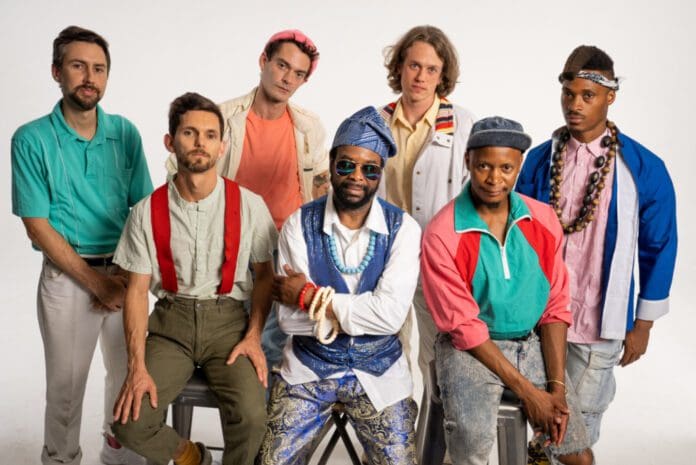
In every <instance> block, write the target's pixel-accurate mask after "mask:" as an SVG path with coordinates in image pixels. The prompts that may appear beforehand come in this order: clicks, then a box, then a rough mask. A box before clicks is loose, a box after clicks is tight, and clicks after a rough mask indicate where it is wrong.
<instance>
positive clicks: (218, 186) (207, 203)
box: [169, 176, 222, 211]
mask: <svg viewBox="0 0 696 465" xmlns="http://www.w3.org/2000/svg"><path fill="white" fill-rule="evenodd" d="M221 192H222V178H221V177H220V176H218V177H217V180H216V182H215V187H214V188H213V191H212V192H211V193H210V194H208V196H206V197H205V198H203V199H201V200H199V201H198V202H188V201H187V200H185V199H184V198H183V197H181V194H179V190H178V189H177V188H176V184H174V178H172V179H171V180H170V181H169V194H170V198H171V199H173V200H174V203H175V204H176V205H177V206H178V207H179V208H180V209H182V210H197V211H208V210H210V209H212V208H213V207H215V206H216V205H217V202H218V201H219V199H220V197H221Z"/></svg>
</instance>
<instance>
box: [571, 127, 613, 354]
mask: <svg viewBox="0 0 696 465" xmlns="http://www.w3.org/2000/svg"><path fill="white" fill-rule="evenodd" d="M609 134H610V133H609V130H606V131H605V132H604V134H602V135H601V136H599V137H598V138H597V139H595V140H593V141H591V142H590V143H589V144H584V143H582V142H580V141H578V140H577V139H575V138H573V137H571V138H570V140H569V141H568V148H567V150H566V152H565V156H564V160H565V165H564V166H563V183H562V184H561V202H560V207H561V210H562V218H563V222H564V223H565V224H568V223H571V222H572V221H573V220H575V218H577V216H578V212H579V211H580V208H581V207H582V199H583V198H584V197H585V195H587V192H586V189H587V186H588V183H589V178H590V175H591V174H592V173H593V172H595V171H597V168H596V167H595V160H596V159H597V158H598V157H599V156H605V157H606V153H607V151H608V150H609V149H608V148H607V147H602V145H601V141H602V138H603V137H604V136H606V135H609ZM613 183H614V164H613V163H612V165H611V171H610V172H609V173H608V174H607V177H606V178H605V181H604V184H605V186H604V189H603V190H602V192H601V193H600V196H599V205H598V206H597V209H596V210H595V215H594V217H595V218H594V220H593V221H592V222H591V223H590V224H589V225H588V226H587V227H586V228H585V229H583V230H582V231H580V232H574V233H571V234H566V235H565V240H564V244H563V258H564V260H565V263H566V266H567V267H568V274H569V276H570V310H571V312H572V314H573V325H572V326H571V327H570V328H569V329H568V341H569V342H576V343H592V342H599V341H601V339H600V337H599V325H600V321H599V320H600V315H601V305H602V259H603V256H604V233H605V232H606V229H607V219H608V217H609V202H610V200H611V189H612V185H613Z"/></svg>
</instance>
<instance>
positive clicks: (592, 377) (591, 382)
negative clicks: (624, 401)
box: [576, 352, 617, 413]
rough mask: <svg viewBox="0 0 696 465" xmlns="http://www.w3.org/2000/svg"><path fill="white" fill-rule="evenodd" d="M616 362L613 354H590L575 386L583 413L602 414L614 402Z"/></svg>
mask: <svg viewBox="0 0 696 465" xmlns="http://www.w3.org/2000/svg"><path fill="white" fill-rule="evenodd" d="M616 361H617V356H616V355H614V354H607V353H604V352H592V353H591V355H590V360H589V364H588V366H587V367H586V368H585V371H584V373H583V375H582V377H581V378H580V380H579V382H578V385H577V386H576V390H577V393H578V397H579V398H580V405H581V409H582V411H583V412H588V413H602V412H604V411H605V410H606V409H607V407H608V406H609V404H610V403H611V401H612V400H614V395H615V394H616V380H615V378H614V366H616Z"/></svg>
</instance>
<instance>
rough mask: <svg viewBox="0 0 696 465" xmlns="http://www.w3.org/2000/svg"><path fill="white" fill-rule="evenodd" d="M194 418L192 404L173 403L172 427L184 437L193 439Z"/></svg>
mask: <svg viewBox="0 0 696 465" xmlns="http://www.w3.org/2000/svg"><path fill="white" fill-rule="evenodd" d="M192 418H193V406H192V405H185V404H172V427H173V428H174V431H176V432H177V433H179V436H181V437H182V438H184V439H191V420H192Z"/></svg>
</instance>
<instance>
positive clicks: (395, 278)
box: [278, 191, 421, 411]
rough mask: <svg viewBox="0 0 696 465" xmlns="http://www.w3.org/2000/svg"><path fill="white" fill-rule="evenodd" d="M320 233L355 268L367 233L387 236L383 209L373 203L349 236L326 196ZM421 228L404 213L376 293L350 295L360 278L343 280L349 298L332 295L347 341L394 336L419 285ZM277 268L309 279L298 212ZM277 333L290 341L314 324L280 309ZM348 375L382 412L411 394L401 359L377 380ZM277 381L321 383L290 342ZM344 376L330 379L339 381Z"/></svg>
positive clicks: (288, 225)
mask: <svg viewBox="0 0 696 465" xmlns="http://www.w3.org/2000/svg"><path fill="white" fill-rule="evenodd" d="M323 231H324V232H325V233H326V234H333V236H334V239H335V240H336V248H337V252H338V254H339V256H340V257H341V259H342V260H343V264H344V265H345V266H348V267H357V266H358V265H359V264H360V262H361V261H362V259H363V257H364V256H365V253H366V252H367V246H368V243H369V241H370V231H374V232H376V233H380V234H389V231H388V230H387V224H386V221H385V219H384V213H383V211H382V207H381V205H380V204H379V202H378V201H377V199H376V197H375V199H373V201H372V207H371V208H370V212H369V214H368V216H367V218H366V220H365V224H364V225H363V226H362V227H361V228H360V229H358V230H350V229H348V228H347V227H345V226H344V225H343V224H341V222H340V220H339V218H338V214H337V213H336V209H335V207H334V203H333V191H329V194H328V198H327V201H326V210H325V214H324V226H323ZM420 235H421V231H420V227H419V226H418V223H416V221H415V220H414V219H413V218H412V217H411V216H409V215H408V214H407V213H404V216H403V222H402V224H401V227H400V228H399V231H398V232H397V235H396V238H395V239H394V241H393V243H392V247H391V251H390V254H389V258H388V260H387V263H386V264H385V267H384V271H383V273H382V277H381V278H380V279H379V282H378V283H377V287H376V288H375V289H374V291H372V292H364V293H362V294H357V295H356V294H354V292H355V290H356V288H357V286H358V282H359V281H360V276H361V275H360V274H342V275H341V276H342V277H343V279H344V281H345V282H346V285H347V286H348V289H350V294H338V293H337V294H336V295H335V296H334V298H333V312H334V314H335V315H336V318H337V319H338V322H339V323H340V325H341V328H342V330H343V331H344V332H345V333H346V334H348V335H351V336H362V335H390V334H397V333H398V332H399V330H400V329H401V326H402V325H403V324H404V321H405V319H406V315H407V314H408V312H409V309H410V306H411V300H412V299H413V293H414V291H415V289H416V283H417V281H418V272H419V266H420ZM278 252H279V255H278V262H279V263H278V264H279V267H278V268H279V270H281V273H282V272H283V271H282V270H283V265H285V264H286V263H287V264H288V265H290V267H291V268H292V269H293V270H295V271H298V272H302V273H304V274H305V275H306V276H307V279H310V274H309V265H308V259H307V245H306V244H305V240H304V236H303V233H302V212H301V210H297V211H296V212H295V213H293V214H292V215H291V216H290V217H289V218H288V219H287V221H286V222H285V224H284V225H283V229H282V231H281V233H280V239H279V241H278ZM278 312H279V313H278V322H279V324H280V328H281V329H282V330H283V331H284V332H286V333H287V334H290V335H294V334H296V335H301V336H311V335H312V329H313V327H314V322H313V321H311V320H310V319H309V318H308V316H307V313H305V312H303V311H301V310H299V309H298V308H297V307H296V306H285V305H280V306H279V309H278ZM349 371H352V372H353V373H354V374H355V376H356V377H357V378H358V380H359V381H360V384H361V385H362V387H363V389H364V390H365V393H366V394H367V396H368V397H369V399H370V401H371V402H372V404H373V405H374V407H375V408H376V409H377V410H378V411H381V410H382V409H384V408H385V407H388V406H389V405H392V404H394V403H396V402H398V401H400V400H402V399H405V398H407V397H409V396H410V395H411V394H412V392H413V382H412V380H411V374H410V371H409V368H408V361H407V360H406V356H405V355H404V354H403V353H402V354H401V357H400V358H399V359H398V360H397V361H396V362H395V363H394V364H393V365H392V366H391V367H389V368H388V369H387V371H386V372H384V373H383V374H382V375H381V376H374V375H371V374H369V373H366V372H364V371H361V370H349ZM280 374H281V376H282V377H283V379H284V380H285V381H286V382H287V383H289V384H301V383H308V382H312V381H318V380H319V379H320V378H319V377H318V376H317V375H316V373H314V372H313V371H312V370H311V369H309V368H308V367H307V366H305V365H303V364H302V362H300V360H299V359H298V358H297V357H296V356H295V354H294V352H293V350H292V337H290V338H288V342H287V344H286V345H285V349H284V351H283V364H282V367H281V372H280ZM345 374H346V372H343V373H337V374H335V375H332V376H331V378H340V377H342V376H344V375H345Z"/></svg>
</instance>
